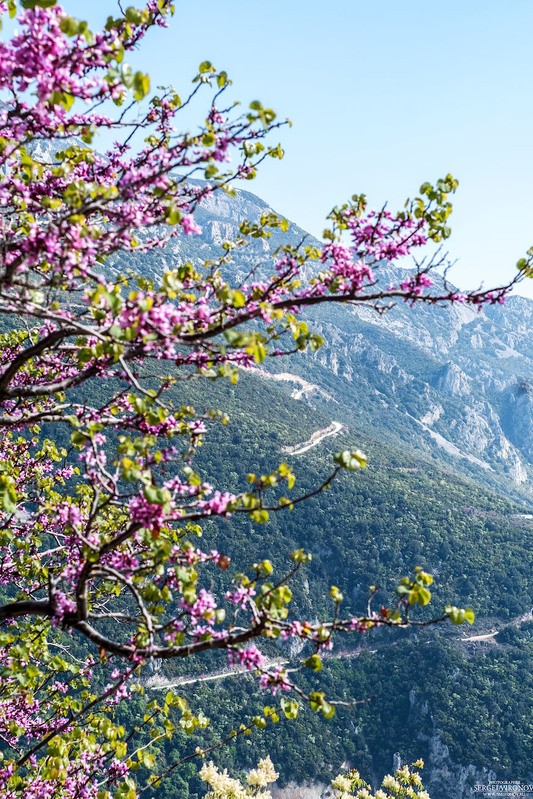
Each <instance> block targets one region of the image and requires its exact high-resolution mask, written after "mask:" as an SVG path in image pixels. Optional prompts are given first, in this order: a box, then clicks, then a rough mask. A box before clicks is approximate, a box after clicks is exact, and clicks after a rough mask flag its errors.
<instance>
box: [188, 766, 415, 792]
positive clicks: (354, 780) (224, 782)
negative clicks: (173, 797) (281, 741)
mask: <svg viewBox="0 0 533 799" xmlns="http://www.w3.org/2000/svg"><path fill="white" fill-rule="evenodd" d="M423 766H424V763H423V761H422V760H417V761H416V762H415V763H413V764H412V765H411V766H410V767H409V766H401V767H400V768H398V769H397V770H396V772H395V773H394V774H387V775H386V776H385V777H384V778H383V781H382V783H381V787H380V788H378V790H377V791H375V792H374V791H373V790H372V788H371V786H370V785H369V784H368V782H366V781H365V780H363V779H361V777H360V775H359V772H358V771H356V770H355V769H354V770H352V771H349V772H348V773H347V774H339V775H338V776H337V777H335V779H334V780H333V781H332V783H331V786H332V788H334V791H335V793H334V796H335V797H336V799H352V797H355V799H417V798H418V799H429V794H428V793H427V791H426V790H424V786H423V785H422V778H421V776H420V774H419V769H421V768H423ZM278 777H279V774H278V773H277V772H276V771H275V769H274V765H273V763H272V761H271V760H270V758H269V757H266V758H264V759H262V760H260V761H259V763H258V765H257V768H254V769H252V770H251V771H249V772H248V775H247V778H246V784H244V783H242V782H240V781H239V780H236V779H235V778H234V777H230V776H229V774H228V773H227V771H226V770H225V769H224V771H221V770H220V769H218V768H217V767H216V766H215V765H214V763H212V762H210V763H206V764H205V765H203V766H202V768H201V770H200V778H201V779H202V780H203V781H204V782H205V783H207V785H208V786H209V791H208V793H207V794H206V799H272V794H271V792H270V791H269V790H268V788H267V786H268V785H270V784H272V783H273V782H275V781H276V780H277V778H278Z"/></svg>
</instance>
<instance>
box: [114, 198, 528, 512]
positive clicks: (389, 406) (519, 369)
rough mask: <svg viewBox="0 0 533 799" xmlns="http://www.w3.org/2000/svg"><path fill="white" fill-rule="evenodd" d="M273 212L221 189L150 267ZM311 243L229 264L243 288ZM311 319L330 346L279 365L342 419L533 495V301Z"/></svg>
mask: <svg viewBox="0 0 533 799" xmlns="http://www.w3.org/2000/svg"><path fill="white" fill-rule="evenodd" d="M269 210H271V209H269V207H268V206H267V205H266V203H264V202H263V201H262V200H260V199H259V198H258V197H256V196H255V195H253V194H251V193H249V192H247V191H242V190H237V191H236V195H235V197H229V196H227V195H225V194H223V193H222V192H218V193H216V194H215V195H213V196H212V197H211V198H209V199H207V200H206V201H204V202H203V203H202V205H201V207H200V208H199V209H198V210H197V212H196V214H195V219H196V221H197V222H198V223H199V224H200V225H201V227H202V233H201V234H200V235H199V236H191V237H187V238H186V237H183V236H182V237H180V238H178V239H176V240H174V241H172V242H170V243H169V245H168V246H167V247H166V248H165V250H163V251H161V252H159V253H150V255H149V256H148V257H147V258H146V259H145V262H144V263H143V271H145V272H151V273H155V274H157V273H159V272H160V271H161V270H162V269H163V268H169V267H170V266H172V265H173V263H178V262H179V261H180V260H183V259H184V258H185V259H191V260H193V261H198V260H200V259H201V260H203V259H206V258H214V257H217V256H219V255H220V254H221V248H220V245H221V244H222V242H223V241H225V240H231V239H234V238H237V237H238V235H239V225H240V223H241V222H242V220H243V219H248V220H250V221H256V220H257V219H258V218H259V216H260V215H261V213H263V212H265V211H269ZM303 239H306V243H312V242H313V241H315V240H314V239H313V238H312V237H310V236H306V234H305V232H304V231H303V230H302V229H301V228H299V227H298V226H297V225H294V224H291V227H290V229H289V231H288V233H286V234H283V233H281V232H280V231H279V230H274V231H273V232H272V235H271V238H270V239H260V240H258V241H256V242H254V243H253V245H252V246H250V247H248V248H245V249H241V250H239V252H238V253H237V255H236V256H235V262H234V263H233V264H232V265H231V269H232V271H233V273H234V280H235V282H236V283H238V281H239V278H240V277H243V276H244V275H245V274H247V273H248V271H249V269H250V268H251V267H252V266H256V265H257V264H261V262H266V261H267V257H268V255H269V253H271V252H272V251H273V250H275V249H276V248H277V247H278V246H279V245H280V244H282V243H287V242H289V243H291V244H296V243H298V242H301V241H302V240H303ZM124 260H125V262H126V263H127V261H128V260H129V259H124ZM266 268H268V269H270V268H271V267H270V266H269V265H268V263H266V264H265V269H266ZM402 271H403V270H402ZM379 272H380V281H381V283H382V285H386V284H387V283H388V282H390V281H391V280H392V279H395V281H396V282H397V280H398V272H399V270H398V269H394V268H393V267H391V266H385V267H382V268H381V269H380V270H379ZM308 317H309V318H310V319H311V321H312V326H313V328H314V329H316V330H317V331H318V332H320V333H321V334H322V335H323V337H324V339H325V345H324V346H323V347H322V348H321V349H320V350H319V352H318V353H317V354H316V355H315V356H308V357H307V358H295V359H293V360H292V361H291V363H290V366H289V365H288V362H287V361H284V362H283V364H280V365H279V366H276V367H275V368H277V369H279V370H282V371H285V372H292V371H293V372H294V373H295V374H296V375H297V376H300V377H305V378H306V379H307V380H309V381H310V382H312V383H314V384H316V385H317V386H318V387H321V388H322V389H323V390H324V391H325V392H326V393H327V394H328V395H331V396H332V397H333V398H334V399H335V400H336V401H337V403H338V407H336V408H335V412H336V414H337V416H338V417H339V420H340V421H341V422H343V423H346V424H348V425H349V426H351V427H354V428H355V429H366V430H368V431H372V432H373V433H374V434H377V435H378V437H379V435H382V436H383V437H384V438H385V440H387V441H388V442H389V443H399V444H401V445H402V446H408V447H410V448H415V449H417V450H419V451H422V452H424V453H426V454H427V455H429V456H430V457H433V458H435V459H437V460H438V461H442V462H444V463H446V464H447V465H449V466H451V467H453V469H457V470H458V471H459V472H461V473H463V474H467V475H471V476H475V479H476V480H478V481H480V482H481V483H483V484H485V485H488V486H492V487H495V488H498V490H503V491H504V492H506V493H508V494H509V495H510V496H515V497H521V498H526V497H528V498H529V499H531V498H533V493H532V492H531V488H530V485H531V480H532V479H533V468H532V464H533V379H532V378H533V346H532V344H531V337H530V331H531V329H532V326H533V300H529V299H527V298H524V297H520V296H511V297H510V298H509V299H508V300H507V303H506V304H505V306H500V305H497V306H491V307H488V308H486V309H485V310H484V311H481V312H478V311H477V310H476V309H473V308H471V307H465V306H462V305H459V304H457V305H454V306H447V307H442V308H438V309H437V308H434V307H430V306H422V305H417V306H416V307H414V308H408V307H405V306H402V305H397V306H396V307H394V308H393V309H392V310H390V311H389V312H387V313H384V314H378V313H377V312H376V311H375V310H373V309H372V308H369V307H364V306H360V307H353V306H352V307H347V306H322V307H320V308H319V309H316V310H314V311H313V312H310V313H309V314H308ZM267 368H269V369H270V368H272V367H270V366H269V367H267ZM310 396H311V395H310V394H309V392H308V393H307V394H306V400H307V401H309V400H310ZM311 401H312V402H313V403H314V404H316V405H317V406H318V407H321V406H324V407H323V408H322V409H323V410H325V405H327V404H328V400H325V398H324V395H323V394H321V393H320V392H316V394H315V396H314V397H312V399H311ZM324 403H325V405H324ZM329 409H330V411H332V410H333V409H332V408H331V406H329Z"/></svg>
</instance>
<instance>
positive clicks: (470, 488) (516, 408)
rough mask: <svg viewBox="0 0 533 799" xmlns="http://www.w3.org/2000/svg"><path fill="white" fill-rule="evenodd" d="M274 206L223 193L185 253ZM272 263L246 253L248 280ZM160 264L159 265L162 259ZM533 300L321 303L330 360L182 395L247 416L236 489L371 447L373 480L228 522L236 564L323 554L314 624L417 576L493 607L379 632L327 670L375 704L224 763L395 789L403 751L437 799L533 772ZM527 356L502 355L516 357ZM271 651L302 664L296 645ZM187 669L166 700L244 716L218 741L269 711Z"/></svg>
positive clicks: (231, 463) (233, 437) (300, 585)
mask: <svg viewBox="0 0 533 799" xmlns="http://www.w3.org/2000/svg"><path fill="white" fill-rule="evenodd" d="M258 210H261V211H262V212H264V210H265V209H264V206H263V204H262V203H261V202H260V201H259V200H257V199H256V198H254V197H253V196H252V195H249V194H247V193H246V192H238V193H237V198H236V199H235V200H232V199H230V198H224V200H223V206H222V211H221V210H220V207H219V206H216V208H215V209H211V208H210V209H209V213H208V212H207V211H204V212H203V216H202V223H203V232H202V234H201V236H199V237H198V240H194V241H192V242H188V243H187V244H188V249H187V256H188V257H190V258H193V259H194V258H195V257H200V254H201V257H206V252H205V251H206V249H207V248H209V249H208V252H209V254H214V253H215V251H216V246H217V245H219V244H220V243H221V239H220V237H218V238H217V236H218V234H219V233H220V231H221V226H222V223H221V221H220V220H219V219H217V218H216V214H215V211H218V213H219V214H221V213H223V218H224V219H226V220H228V219H229V220H230V222H227V221H226V223H225V224H226V228H223V230H224V232H225V234H227V235H231V234H232V233H234V232H235V231H234V230H233V228H232V227H231V223H232V221H233V220H234V219H236V218H238V217H239V218H242V216H243V215H248V216H251V215H253V213H254V212H257V211H258ZM211 213H213V216H214V218H211V216H210V214H211ZM289 235H294V236H295V237H296V236H298V237H301V236H302V233H301V231H300V230H298V229H296V230H295V231H294V232H292V233H291V232H290V233H289ZM275 243H279V242H278V241H276V242H275ZM261 247H262V248H263V249H265V247H266V245H265V243H264V242H262V243H261ZM181 255H183V253H182V254H181ZM160 257H161V256H160ZM169 257H170V258H172V257H173V256H172V255H171V256H169ZM257 257H258V253H257V252H254V253H248V254H247V256H246V259H245V260H244V265H243V264H240V263H237V264H235V267H234V268H235V272H236V274H241V273H242V270H243V269H244V268H246V267H247V266H249V264H250V263H251V262H252V260H253V258H257ZM156 268H158V267H157V264H156V263H154V262H152V261H151V262H150V263H149V265H148V266H147V270H148V271H151V270H155V269H156ZM232 268H233V266H232ZM532 307H533V303H531V302H530V301H527V300H525V299H522V298H520V297H516V298H511V299H510V300H509V302H508V307H506V308H504V309H501V310H500V309H497V310H495V311H489V312H488V313H477V312H476V311H470V310H468V309H459V310H456V309H453V308H452V309H447V308H429V309H422V310H419V309H409V310H407V309H405V310H404V309H403V308H393V309H392V310H391V311H389V312H387V313H386V314H384V315H379V314H376V312H375V311H372V310H369V311H368V312H367V311H365V310H363V311H361V310H360V309H356V310H355V311H352V310H351V309H350V308H339V309H335V310H334V311H333V310H331V311H330V310H329V309H326V310H322V309H321V310H320V311H318V312H316V313H314V314H313V315H312V316H311V319H310V322H311V324H312V325H313V326H314V327H315V328H317V329H318V330H319V331H320V332H321V333H322V334H323V336H324V338H325V344H324V346H323V347H322V349H321V350H319V352H318V353H317V355H315V356H308V357H307V358H306V359H304V360H302V359H298V358H294V359H293V360H292V361H285V360H284V361H283V365H280V366H279V368H275V367H274V368H272V367H269V369H268V371H267V370H266V369H265V368H264V367H261V368H254V369H252V370H249V371H246V370H245V371H241V374H240V379H239V382H238V383H237V384H236V385H235V386H228V385H226V384H222V383H212V384H211V385H210V386H209V387H208V389H209V390H207V389H206V386H205V385H202V386H201V387H200V386H195V385H194V383H192V384H190V385H187V386H186V388H185V389H184V388H183V387H180V392H181V393H180V394H179V397H180V400H181V401H186V402H190V403H192V404H193V405H194V407H195V408H197V409H198V410H202V409H204V408H210V407H221V408H224V409H225V410H227V411H228V413H229V416H230V424H229V425H227V426H216V427H215V429H214V430H213V431H212V434H211V435H210V437H209V440H208V442H207V443H206V445H205V446H204V447H203V448H202V450H201V452H200V454H199V460H198V463H199V465H200V466H201V473H202V476H203V477H205V478H206V479H212V478H213V477H214V476H217V479H218V480H219V481H221V482H222V484H223V485H224V486H225V487H226V488H227V489H228V490H230V491H235V490H240V489H242V488H243V487H244V486H245V475H246V474H247V473H248V472H250V471H252V470H254V471H258V470H260V471H262V472H264V473H267V472H268V471H269V470H270V469H272V468H273V467H274V466H275V464H276V463H278V462H279V460H280V458H285V459H286V460H287V462H288V463H289V464H290V465H291V466H292V467H293V468H294V470H295V472H296V474H297V478H298V485H299V487H300V489H301V490H303V491H308V490H311V489H312V487H313V486H314V485H316V484H317V483H318V482H319V481H320V478H321V476H325V474H326V473H327V470H328V463H329V462H330V458H331V455H332V454H333V452H335V451H337V450H338V449H339V448H345V447H346V448H350V447H361V448H362V449H364V451H365V452H366V454H367V455H368V459H369V466H368V468H367V470H365V472H362V473H361V474H359V475H357V477H356V479H348V478H347V479H342V480H339V481H338V482H335V483H334V484H333V486H332V487H331V489H330V490H328V491H326V492H324V493H322V494H320V495H319V496H318V497H315V498H313V499H311V500H309V501H308V502H306V503H305V504H303V505H302V506H300V507H296V508H295V509H294V510H293V511H292V512H287V513H282V514H275V515H273V516H271V519H270V521H269V522H268V524H266V525H254V524H252V523H251V522H250V521H249V520H246V521H244V520H241V521H240V522H239V521H236V520H234V519H233V520H232V521H231V525H229V524H228V523H227V522H224V521H221V522H215V521H213V522H212V527H213V526H214V527H216V531H214V530H212V529H211V530H210V535H214V540H215V541H216V545H217V547H218V548H219V549H221V550H222V551H224V550H225V549H227V550H228V551H231V552H232V553H234V555H235V554H238V555H239V556H240V557H237V561H241V560H242V559H245V558H247V559H255V560H261V559H262V558H264V557H266V556H267V554H268V553H269V552H270V553H271V552H272V548H273V546H274V550H275V553H276V554H275V557H274V558H273V562H274V563H275V564H276V565H279V566H280V567H281V565H282V564H283V562H284V561H286V559H287V558H288V555H289V553H290V552H291V551H292V550H293V549H295V548H300V547H304V548H305V549H306V550H308V551H310V552H311V553H312V554H313V561H312V563H311V564H310V565H309V566H308V567H307V568H306V571H305V574H304V575H303V576H302V578H299V579H298V581H297V582H296V584H295V586H294V590H295V602H296V604H297V607H298V609H299V611H300V612H301V613H303V614H304V615H313V614H316V615H319V614H320V613H321V612H323V611H324V610H325V609H326V608H327V604H328V601H327V591H328V587H329V585H330V584H331V583H332V582H334V583H335V584H336V585H338V586H339V587H340V588H341V590H342V591H343V593H344V595H345V596H346V597H349V601H350V603H351V605H352V607H353V609H354V611H355V610H356V609H361V607H362V606H364V603H365V602H366V597H367V596H368V587H369V585H370V583H373V584H376V585H378V586H380V587H382V588H381V589H380V591H379V593H378V596H377V599H378V600H379V601H382V602H383V604H386V603H387V600H388V599H390V593H391V591H392V590H393V586H394V585H395V580H397V578H398V577H400V576H401V575H403V574H407V573H408V572H409V571H410V570H411V569H412V567H413V566H415V565H422V566H423V567H424V568H427V569H428V571H430V572H431V573H432V574H433V575H434V576H435V579H436V587H435V591H434V598H435V603H436V604H439V603H440V604H442V603H443V602H447V601H449V602H452V603H454V604H456V603H457V604H460V605H465V604H466V605H471V606H472V607H474V608H475V610H476V613H477V620H476V625H475V628H474V629H473V630H472V631H469V632H468V633H467V632H465V631H463V630H457V631H456V630H454V629H451V630H446V631H441V630H439V631H427V630H425V631H422V632H420V633H419V634H417V633H409V634H406V633H405V634H402V633H396V634H395V635H392V634H391V633H387V632H381V633H378V632H376V633H374V632H371V633H368V634H366V635H365V636H362V637H361V642H360V645H358V646H356V647H355V649H353V647H349V648H348V650H346V651H341V652H340V653H339V655H338V656H337V655H336V654H335V652H333V653H332V654H331V656H330V657H329V658H328V660H327V665H326V666H325V669H324V671H323V672H321V673H320V677H321V678H323V677H324V675H326V680H327V683H326V684H327V686H328V691H331V692H332V693H334V694H336V695H338V696H341V697H342V696H344V697H354V696H355V697H356V698H358V699H361V700H371V701H368V702H366V701H365V702H364V704H362V705H361V706H358V707H355V708H353V709H352V710H344V711H339V712H338V713H337V716H336V717H335V719H334V720H332V721H329V722H326V723H324V724H321V723H320V722H319V720H317V718H316V716H314V714H312V713H306V714H304V715H303V716H300V717H299V718H298V719H297V720H296V721H294V722H288V721H286V720H285V721H283V723H280V725H279V726H278V727H273V728H271V729H269V730H268V732H267V733H265V734H264V735H260V734H259V733H258V732H257V731H256V732H255V733H254V735H253V736H252V737H251V738H249V739H247V740H245V741H244V742H240V743H236V744H235V746H234V747H233V746H229V747H224V748H223V749H222V750H220V752H219V753H218V755H217V758H218V759H219V761H220V762H221V763H223V764H224V765H228V766H233V767H244V766H248V767H249V766H251V765H253V763H254V762H255V760H256V759H257V757H258V756H259V755H260V753H261V747H262V746H264V745H265V741H266V740H268V745H269V747H270V750H271V751H272V753H273V757H274V760H275V763H276V767H277V768H278V769H279V771H280V772H281V775H282V777H281V779H282V782H287V781H293V782H302V781H307V780H308V781H317V782H319V783H320V782H327V780H328V778H329V777H330V776H331V773H336V771H337V770H338V768H339V767H340V765H341V764H342V763H343V762H349V763H353V764H357V766H358V767H360V768H361V769H362V770H364V771H365V772H366V773H371V774H373V775H374V776H375V778H376V780H377V778H378V777H381V776H382V774H383V773H385V772H386V771H387V770H390V768H391V766H392V760H393V755H394V754H395V753H397V752H398V753H400V754H401V756H402V758H404V759H408V758H415V757H417V756H422V757H424V758H425V759H426V761H427V766H428V768H429V787H430V790H431V792H432V793H431V795H432V796H434V797H435V799H447V797H449V796H450V795H451V794H450V785H453V791H454V794H453V795H454V796H457V797H461V796H467V795H469V794H468V791H469V790H470V789H471V787H472V785H474V784H475V783H479V782H483V780H485V781H487V779H488V775H489V772H493V776H494V774H495V775H496V776H497V777H498V778H499V779H504V778H506V779H519V778H520V779H523V780H527V779H529V778H530V776H531V775H530V764H531V748H530V741H531V737H530V733H531V730H529V729H528V725H529V723H530V722H529V721H528V711H527V700H526V696H527V695H528V691H527V689H526V688H525V685H526V684H527V682H528V680H529V679H530V676H529V674H528V670H527V665H526V664H527V662H528V658H529V657H530V656H531V635H530V633H531V605H532V604H533V603H532V591H531V556H530V553H531V549H532V546H533V515H532V512H531V505H530V503H529V501H528V499H529V497H530V496H531V494H530V487H529V485H530V484H529V479H530V475H531V471H530V470H531V460H530V450H529V449H528V448H529V447H530V441H531V428H530V424H531V418H530V416H529V415H528V414H529V413H530V410H529V405H528V403H530V402H531V393H530V389H529V387H528V382H527V377H526V376H527V374H529V371H530V368H531V356H530V352H529V349H528V347H527V337H526V335H525V330H524V326H525V325H527V324H529V322H528V319H529V318H530V315H531V313H532ZM513 322H514V326H513ZM491 342H492V343H491ZM504 342H507V343H504ZM511 346H512V347H513V349H512V353H511V354H509V355H508V356H507V357H502V353H501V351H499V350H498V348H503V347H508V348H509V349H511ZM332 422H337V423H338V424H337V426H336V427H335V426H332ZM504 430H505V432H504ZM320 431H322V434H320ZM439 431H440V432H439ZM314 434H315V435H314ZM507 436H508V437H507ZM511 442H514V443H511ZM298 453H300V454H298ZM317 597H323V600H320V599H318V600H317ZM421 639H422V640H421ZM278 650H279V651H278ZM293 654H295V653H294V652H293ZM270 655H271V656H272V657H279V658H282V659H285V658H289V659H290V657H291V653H290V651H288V650H287V648H286V647H284V646H282V645H280V646H279V647H278V648H277V649H276V648H275V649H274V650H272V651H271V652H270ZM183 668H184V669H185V671H187V667H183ZM183 668H180V669H178V670H177V672H176V667H175V666H174V667H163V668H162V670H161V671H160V672H158V673H157V675H156V676H154V678H153V681H152V682H151V683H150V684H152V686H153V687H152V690H154V691H156V690H162V688H160V689H156V687H155V686H157V685H161V686H163V685H164V684H165V682H166V681H167V680H170V681H172V680H175V679H184V681H185V682H184V685H183V688H182V689H181V690H182V691H184V692H185V693H186V694H187V696H190V698H191V701H194V702H195V703H197V704H198V707H203V708H204V709H205V708H207V709H208V708H209V707H212V706H213V697H214V696H216V697H217V698H220V696H221V695H222V696H224V697H226V699H225V700H224V701H225V703H226V704H225V707H226V711H225V712H224V713H223V714H222V717H219V714H215V716H214V717H213V719H212V722H213V724H212V727H211V728H210V729H211V732H210V736H212V737H211V740H213V741H216V740H217V736H223V735H224V733H227V731H228V730H229V729H231V727H232V725H233V726H235V727H238V725H239V724H240V723H241V722H242V718H239V716H238V714H235V715H233V717H232V708H234V707H241V706H242V705H243V704H246V705H247V707H249V713H248V717H251V716H253V715H254V714H255V713H257V712H258V710H259V709H260V708H261V707H262V703H263V704H264V696H263V697H261V696H260V695H259V694H257V693H255V691H254V688H253V684H252V683H251V682H250V681H249V680H248V678H246V677H244V676H241V677H236V676H231V677H225V678H220V679H215V680H213V681H210V680H207V681H205V682H204V681H200V682H198V683H195V682H194V678H193V675H191V678H190V679H192V682H189V681H187V680H186V678H185V677H179V676H177V675H179V674H180V673H181V672H182V671H183ZM224 668H225V664H224V662H223V659H222V661H221V660H220V659H219V660H216V659H214V660H213V662H212V665H211V667H210V669H207V667H206V670H205V673H204V677H208V676H210V675H211V676H216V675H220V672H221V670H222V671H223V670H224ZM206 712H207V710H206ZM516 719H520V720H521V721H520V725H519V726H520V729H519V730H518V729H517V728H516V725H515V724H514V721H513V720H516ZM269 726H270V725H269ZM267 734H268V736H269V737H268V739H265V737H264V736H265V735H267ZM180 745H181V744H179V745H177V748H179V747H180ZM446 747H447V748H446ZM167 757H169V759H171V758H172V753H171V752H168V753H167ZM191 773H192V772H191ZM176 780H177V781H176V782H169V783H168V784H167V785H166V786H163V787H161V789H160V790H161V796H165V797H167V796H168V797H173V796H174V795H176V796H182V795H186V794H187V792H188V791H190V792H192V794H195V792H197V791H198V790H199V783H195V782H194V780H193V781H192V782H191V781H190V780H185V781H183V779H182V778H176ZM195 786H196V788H195Z"/></svg>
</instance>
